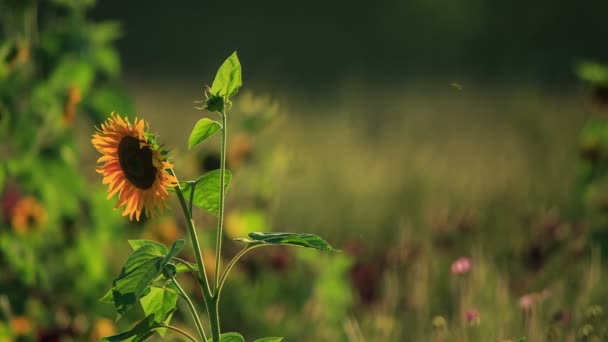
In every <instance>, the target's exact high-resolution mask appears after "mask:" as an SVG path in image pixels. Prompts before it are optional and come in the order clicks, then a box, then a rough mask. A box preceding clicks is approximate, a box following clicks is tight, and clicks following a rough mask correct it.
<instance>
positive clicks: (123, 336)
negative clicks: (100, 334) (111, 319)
mask: <svg viewBox="0 0 608 342" xmlns="http://www.w3.org/2000/svg"><path fill="white" fill-rule="evenodd" d="M159 326H160V324H159V323H157V322H155V321H154V314H150V315H148V316H147V317H146V318H145V319H143V320H142V321H141V322H139V323H137V325H135V326H134V327H133V328H132V329H131V330H127V331H124V332H121V333H119V334H116V335H112V336H108V337H104V338H102V339H101V341H102V342H119V341H126V340H129V341H131V342H140V341H145V340H146V339H147V338H148V337H150V336H152V334H154V329H157V328H158V327H159Z"/></svg>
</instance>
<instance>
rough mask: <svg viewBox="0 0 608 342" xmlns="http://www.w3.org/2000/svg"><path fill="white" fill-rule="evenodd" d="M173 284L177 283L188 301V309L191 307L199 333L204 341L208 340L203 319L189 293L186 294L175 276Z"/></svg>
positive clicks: (178, 288)
mask: <svg viewBox="0 0 608 342" xmlns="http://www.w3.org/2000/svg"><path fill="white" fill-rule="evenodd" d="M173 284H175V287H176V288H177V291H178V292H179V294H180V296H181V297H182V298H183V299H184V300H185V301H186V304H188V309H190V314H192V319H194V325H196V330H197V331H198V334H199V335H200V336H201V338H202V339H203V341H204V342H206V341H207V336H206V335H205V330H203V325H202V324H201V319H200V318H199V317H198V313H197V312H196V308H195V307H194V304H193V303H192V300H190V297H188V294H186V292H185V291H184V289H182V287H181V286H180V285H179V283H178V282H177V281H176V280H175V278H173Z"/></svg>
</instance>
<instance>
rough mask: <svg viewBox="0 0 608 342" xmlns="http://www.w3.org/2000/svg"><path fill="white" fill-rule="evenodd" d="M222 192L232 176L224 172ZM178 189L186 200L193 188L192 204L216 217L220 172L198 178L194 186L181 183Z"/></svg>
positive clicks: (215, 171) (218, 206)
mask: <svg viewBox="0 0 608 342" xmlns="http://www.w3.org/2000/svg"><path fill="white" fill-rule="evenodd" d="M224 175H225V176H224V192H225V191H226V188H227V187H228V184H230V179H231V178H232V174H231V173H230V171H228V170H226V172H225V174H224ZM180 187H181V189H182V191H183V192H184V196H185V197H186V198H188V199H189V198H190V192H191V191H192V189H193V188H194V189H195V191H194V199H193V201H192V204H194V205H195V206H197V207H199V208H201V209H203V210H205V211H208V212H209V213H211V214H213V215H215V216H218V215H219V212H220V171H219V170H214V171H210V172H207V173H205V174H203V175H202V176H200V177H199V178H198V179H197V180H196V182H195V183H194V186H192V184H191V183H188V182H181V183H180Z"/></svg>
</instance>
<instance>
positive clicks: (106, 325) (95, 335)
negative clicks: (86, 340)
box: [91, 318, 116, 341]
mask: <svg viewBox="0 0 608 342" xmlns="http://www.w3.org/2000/svg"><path fill="white" fill-rule="evenodd" d="M114 334H116V326H115V325H114V322H112V320H109V319H106V318H100V319H98V320H96V321H95V323H93V329H92V330H91V341H100V340H101V339H102V338H104V337H107V336H111V335H114Z"/></svg>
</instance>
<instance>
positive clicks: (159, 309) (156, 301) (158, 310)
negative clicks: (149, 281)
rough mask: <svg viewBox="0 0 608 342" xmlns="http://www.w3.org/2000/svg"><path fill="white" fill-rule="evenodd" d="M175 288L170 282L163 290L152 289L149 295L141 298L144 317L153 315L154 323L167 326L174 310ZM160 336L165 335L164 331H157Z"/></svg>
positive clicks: (176, 294) (175, 303) (175, 302)
mask: <svg viewBox="0 0 608 342" xmlns="http://www.w3.org/2000/svg"><path fill="white" fill-rule="evenodd" d="M178 297H179V295H178V293H177V288H175V285H174V284H173V283H172V282H171V283H169V284H168V285H167V286H166V287H165V288H159V287H152V288H150V293H148V294H147V295H145V296H144V297H142V298H141V301H140V302H141V307H142V309H143V310H144V313H145V314H146V316H148V315H154V322H156V323H163V324H167V325H168V324H169V322H171V317H172V316H173V312H174V311H175V309H176V305H177V298H178ZM156 332H158V333H159V334H160V335H161V336H164V335H165V332H166V329H157V330H156Z"/></svg>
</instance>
